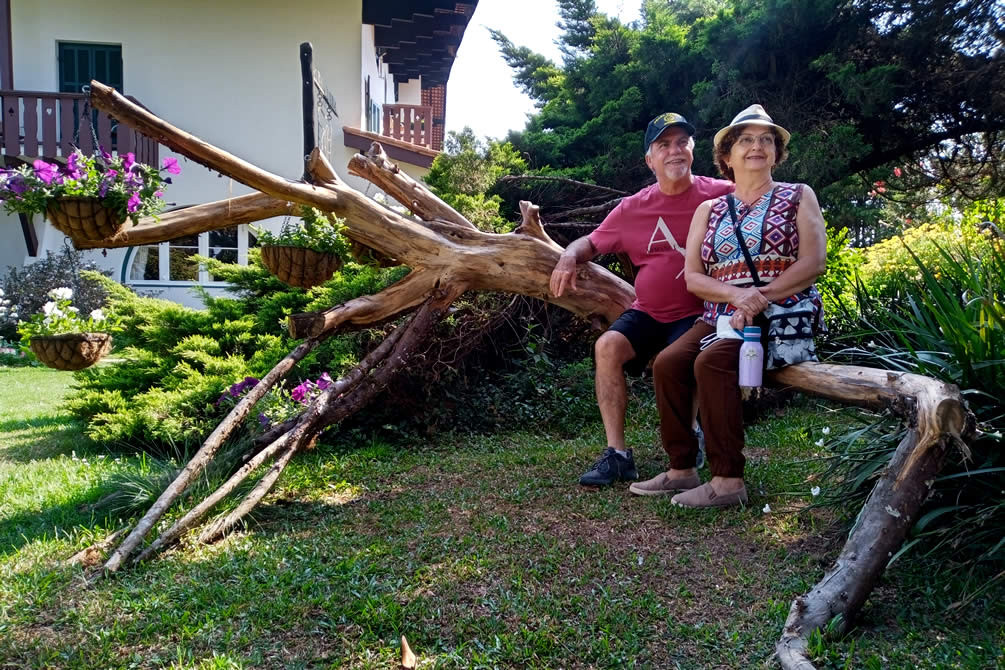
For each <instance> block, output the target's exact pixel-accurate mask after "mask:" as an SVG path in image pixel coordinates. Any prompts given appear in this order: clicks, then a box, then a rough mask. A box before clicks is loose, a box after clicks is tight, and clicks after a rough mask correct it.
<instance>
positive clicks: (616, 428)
mask: <svg viewBox="0 0 1005 670" xmlns="http://www.w3.org/2000/svg"><path fill="white" fill-rule="evenodd" d="M694 132H695V131H694V126H692V125H691V124H690V123H688V122H687V120H686V119H685V118H684V117H683V116H681V115H680V114H674V113H672V112H667V113H666V114H661V115H659V116H657V117H656V118H655V119H653V120H652V121H650V122H649V126H648V127H647V128H646V135H645V151H646V165H648V166H649V169H650V170H652V171H653V174H654V175H655V176H656V183H655V184H652V185H651V186H647V187H646V188H644V189H642V190H641V191H639V192H638V193H636V194H635V195H632V196H629V197H627V198H625V199H623V200H622V201H621V202H620V203H619V204H618V206H617V207H615V208H614V210H613V211H612V212H611V213H610V214H608V215H607V218H605V219H604V221H603V223H601V224H600V226H599V227H598V228H597V229H596V230H594V231H593V232H592V233H590V234H589V235H588V236H586V237H581V238H579V239H578V240H575V241H574V242H573V243H572V244H570V245H569V246H568V248H566V250H565V252H564V253H563V254H562V256H561V257H560V258H559V260H558V263H557V264H556V265H555V270H554V271H553V272H552V275H551V284H550V288H551V292H552V293H553V294H554V295H555V296H561V295H562V294H563V293H564V292H565V291H566V289H570V290H572V291H575V290H576V266H577V265H578V264H580V263H585V262H587V261H589V260H590V259H592V258H593V257H594V256H596V255H598V254H606V253H619V252H622V253H626V254H628V256H629V258H631V261H632V264H633V265H636V266H637V267H638V268H639V270H638V273H637V274H636V277H635V302H634V303H632V305H631V307H630V308H629V309H628V311H626V312H625V313H624V314H622V315H621V317H620V318H618V320H617V321H615V322H614V323H613V324H611V327H610V328H609V329H608V330H607V332H605V333H604V334H603V335H601V336H600V338H599V339H598V340H597V344H596V360H597V373H596V389H597V405H598V406H599V408H600V416H601V418H602V419H603V422H604V432H605V433H606V434H607V445H608V446H607V449H605V450H604V453H603V455H602V456H601V458H600V459H599V460H598V461H597V462H596V463H594V464H593V467H592V468H591V469H590V470H589V471H588V472H586V473H585V474H584V475H583V476H582V477H580V479H579V483H580V484H583V485H584V486H604V485H607V484H611V483H613V482H615V481H631V480H635V479H638V472H637V471H636V469H635V459H634V457H633V455H632V450H631V449H626V448H625V407H626V405H627V401H628V391H627V388H626V385H625V371H626V370H627V371H628V372H631V373H633V374H639V373H641V372H642V370H644V369H645V367H646V365H647V364H648V363H649V360H650V359H651V358H652V357H653V356H655V355H656V354H657V353H659V352H660V351H662V350H663V349H664V348H665V347H667V346H668V345H670V343H672V342H673V341H674V340H676V339H677V338H678V337H680V336H681V335H682V334H683V333H684V332H686V331H687V330H688V329H689V328H690V327H691V325H692V324H693V323H694V320H695V319H696V318H697V317H698V315H700V314H701V312H702V309H703V305H702V302H701V300H699V299H698V298H696V297H695V296H693V295H691V294H690V293H688V291H687V286H686V285H685V283H684V274H683V273H684V245H685V243H686V242H687V233H688V228H689V227H690V224H691V218H692V217H693V216H694V212H695V210H696V209H697V208H698V205H700V204H701V203H702V202H704V201H705V200H709V199H712V198H717V197H719V196H720V195H724V194H726V193H729V192H731V191H732V190H733V184H732V183H731V182H728V181H723V180H721V179H712V178H710V177H698V176H694V175H692V174H691V163H692V162H693V161H694ZM664 480H665V478H662V479H661V477H659V476H658V477H656V478H655V479H653V480H650V481H648V482H640V483H637V484H633V485H632V486H631V491H632V493H636V494H639V495H661V494H665V493H671V492H673V491H670V490H666V491H664V490H662V489H661V488H660V482H662V481H664Z"/></svg>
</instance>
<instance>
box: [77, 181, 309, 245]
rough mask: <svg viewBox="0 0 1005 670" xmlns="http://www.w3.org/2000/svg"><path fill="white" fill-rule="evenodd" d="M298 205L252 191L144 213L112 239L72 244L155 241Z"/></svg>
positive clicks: (258, 218)
mask: <svg viewBox="0 0 1005 670" xmlns="http://www.w3.org/2000/svg"><path fill="white" fill-rule="evenodd" d="M296 209H297V208H296V206H295V205H294V204H293V203H291V202H289V201H287V200H277V199H276V198H273V197H272V196H271V195H265V194H264V193H251V194H249V195H239V196H237V197H236V198H229V199H227V200H218V201H216V202H208V203H206V204H204V205H195V206H193V207H186V208H184V209H176V210H173V211H170V212H165V213H164V214H161V215H160V220H158V219H155V218H154V217H152V216H149V217H145V218H143V219H140V223H139V225H136V226H130V225H128V224H127V226H126V228H125V229H124V230H123V231H122V232H120V233H119V234H118V235H116V236H115V237H114V238H112V239H104V240H101V241H98V242H92V241H74V243H73V245H74V246H75V247H77V248H78V249H112V248H115V247H135V246H139V245H141V244H156V243H158V242H164V241H165V240H173V239H175V238H178V237H184V236H186V235H196V234H198V233H204V232H207V231H210V230H220V229H222V228H229V227H231V226H236V225H239V224H242V223H253V222H255V221H261V220H262V219H269V218H272V217H274V216H286V215H288V214H295V213H296Z"/></svg>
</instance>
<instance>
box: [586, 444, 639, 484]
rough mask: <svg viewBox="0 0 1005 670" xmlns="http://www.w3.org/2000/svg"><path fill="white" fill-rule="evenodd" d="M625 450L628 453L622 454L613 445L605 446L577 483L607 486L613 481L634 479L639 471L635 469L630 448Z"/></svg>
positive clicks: (637, 476)
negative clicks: (597, 458) (600, 454)
mask: <svg viewBox="0 0 1005 670" xmlns="http://www.w3.org/2000/svg"><path fill="white" fill-rule="evenodd" d="M627 451H628V455H627V456H622V455H621V454H619V453H618V452H617V451H615V449H614V447H607V449H605V450H604V455H603V456H601V457H600V459H599V460H598V461H597V462H596V463H594V464H593V467H591V468H590V471H589V472H587V473H586V474H584V475H583V476H582V477H580V478H579V483H580V484H581V485H583V486H607V485H608V484H613V483H614V482H631V481H635V480H636V479H638V478H639V472H638V470H636V469H635V458H634V457H633V456H632V450H631V449H628V450H627Z"/></svg>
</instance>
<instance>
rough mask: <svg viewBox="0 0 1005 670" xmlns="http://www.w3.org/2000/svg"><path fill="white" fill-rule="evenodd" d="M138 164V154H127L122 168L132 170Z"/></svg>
mask: <svg viewBox="0 0 1005 670" xmlns="http://www.w3.org/2000/svg"><path fill="white" fill-rule="evenodd" d="M135 163H136V154H134V153H133V152H132V151H130V152H129V153H127V154H126V157H125V159H124V160H123V161H122V167H123V168H124V169H126V170H128V169H130V168H131V167H132V166H133V165H134V164H135Z"/></svg>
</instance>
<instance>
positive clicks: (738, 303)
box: [729, 286, 771, 326]
mask: <svg viewBox="0 0 1005 670" xmlns="http://www.w3.org/2000/svg"><path fill="white" fill-rule="evenodd" d="M729 302H730V303H732V305H733V307H736V310H737V311H738V312H739V311H742V312H744V313H745V314H747V315H748V316H749V318H751V319H753V318H754V317H755V316H757V315H758V314H760V313H761V312H763V311H764V310H766V309H767V308H768V305H770V304H771V301H769V300H768V299H767V298H765V297H764V294H763V293H761V291H760V290H759V289H758V288H757V287H756V286H751V287H749V288H736V289H735V294H734V296H733V297H732V298H731V299H730V301H729ZM746 325H748V326H749V325H750V323H747V324H746Z"/></svg>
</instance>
